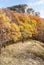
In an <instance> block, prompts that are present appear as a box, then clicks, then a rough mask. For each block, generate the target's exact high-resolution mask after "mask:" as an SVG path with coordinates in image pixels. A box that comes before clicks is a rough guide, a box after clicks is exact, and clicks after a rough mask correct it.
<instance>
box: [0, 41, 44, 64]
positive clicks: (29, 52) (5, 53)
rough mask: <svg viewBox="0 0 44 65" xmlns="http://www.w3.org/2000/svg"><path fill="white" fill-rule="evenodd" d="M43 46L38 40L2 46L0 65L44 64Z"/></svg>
mask: <svg viewBox="0 0 44 65" xmlns="http://www.w3.org/2000/svg"><path fill="white" fill-rule="evenodd" d="M43 46H44V45H43V43H41V42H38V41H36V40H28V41H25V42H24V43H22V42H19V43H17V44H12V45H9V46H6V48H2V53H1V56H0V65H44V47H43Z"/></svg>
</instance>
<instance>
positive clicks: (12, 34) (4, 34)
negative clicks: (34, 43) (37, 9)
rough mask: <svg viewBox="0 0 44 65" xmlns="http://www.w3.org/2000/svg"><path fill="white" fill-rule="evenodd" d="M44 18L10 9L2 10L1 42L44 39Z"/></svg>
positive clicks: (0, 22) (0, 15) (0, 21)
mask: <svg viewBox="0 0 44 65" xmlns="http://www.w3.org/2000/svg"><path fill="white" fill-rule="evenodd" d="M43 21H44V19H41V18H40V17H38V16H29V15H28V14H23V13H21V14H20V13H16V12H13V11H11V10H9V9H2V10H0V44H3V43H6V42H7V41H8V42H9V41H14V42H16V41H19V40H26V39H29V38H32V39H38V40H41V41H43V40H44V39H42V36H43V38H44V24H43Z"/></svg>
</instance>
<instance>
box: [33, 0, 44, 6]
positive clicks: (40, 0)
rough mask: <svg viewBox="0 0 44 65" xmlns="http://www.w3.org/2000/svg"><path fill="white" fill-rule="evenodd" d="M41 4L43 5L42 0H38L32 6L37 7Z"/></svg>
mask: <svg viewBox="0 0 44 65" xmlns="http://www.w3.org/2000/svg"><path fill="white" fill-rule="evenodd" d="M41 4H44V0H38V1H37V2H34V3H33V4H32V5H33V6H38V5H41Z"/></svg>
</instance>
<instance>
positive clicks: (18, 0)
mask: <svg viewBox="0 0 44 65" xmlns="http://www.w3.org/2000/svg"><path fill="white" fill-rule="evenodd" d="M18 4H27V5H28V6H29V7H31V8H33V9H34V10H35V11H37V12H40V16H41V17H43V18H44V0H0V8H5V7H10V6H14V5H18Z"/></svg>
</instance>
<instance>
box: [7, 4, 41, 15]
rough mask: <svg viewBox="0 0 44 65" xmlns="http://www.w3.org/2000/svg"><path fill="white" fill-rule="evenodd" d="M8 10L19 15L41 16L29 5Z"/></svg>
mask: <svg viewBox="0 0 44 65" xmlns="http://www.w3.org/2000/svg"><path fill="white" fill-rule="evenodd" d="M8 8H9V9H10V10H13V11H16V12H19V13H27V14H29V15H34V16H40V12H36V11H35V10H34V9H33V8H29V7H28V5H27V4H20V5H16V6H12V7H8Z"/></svg>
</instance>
